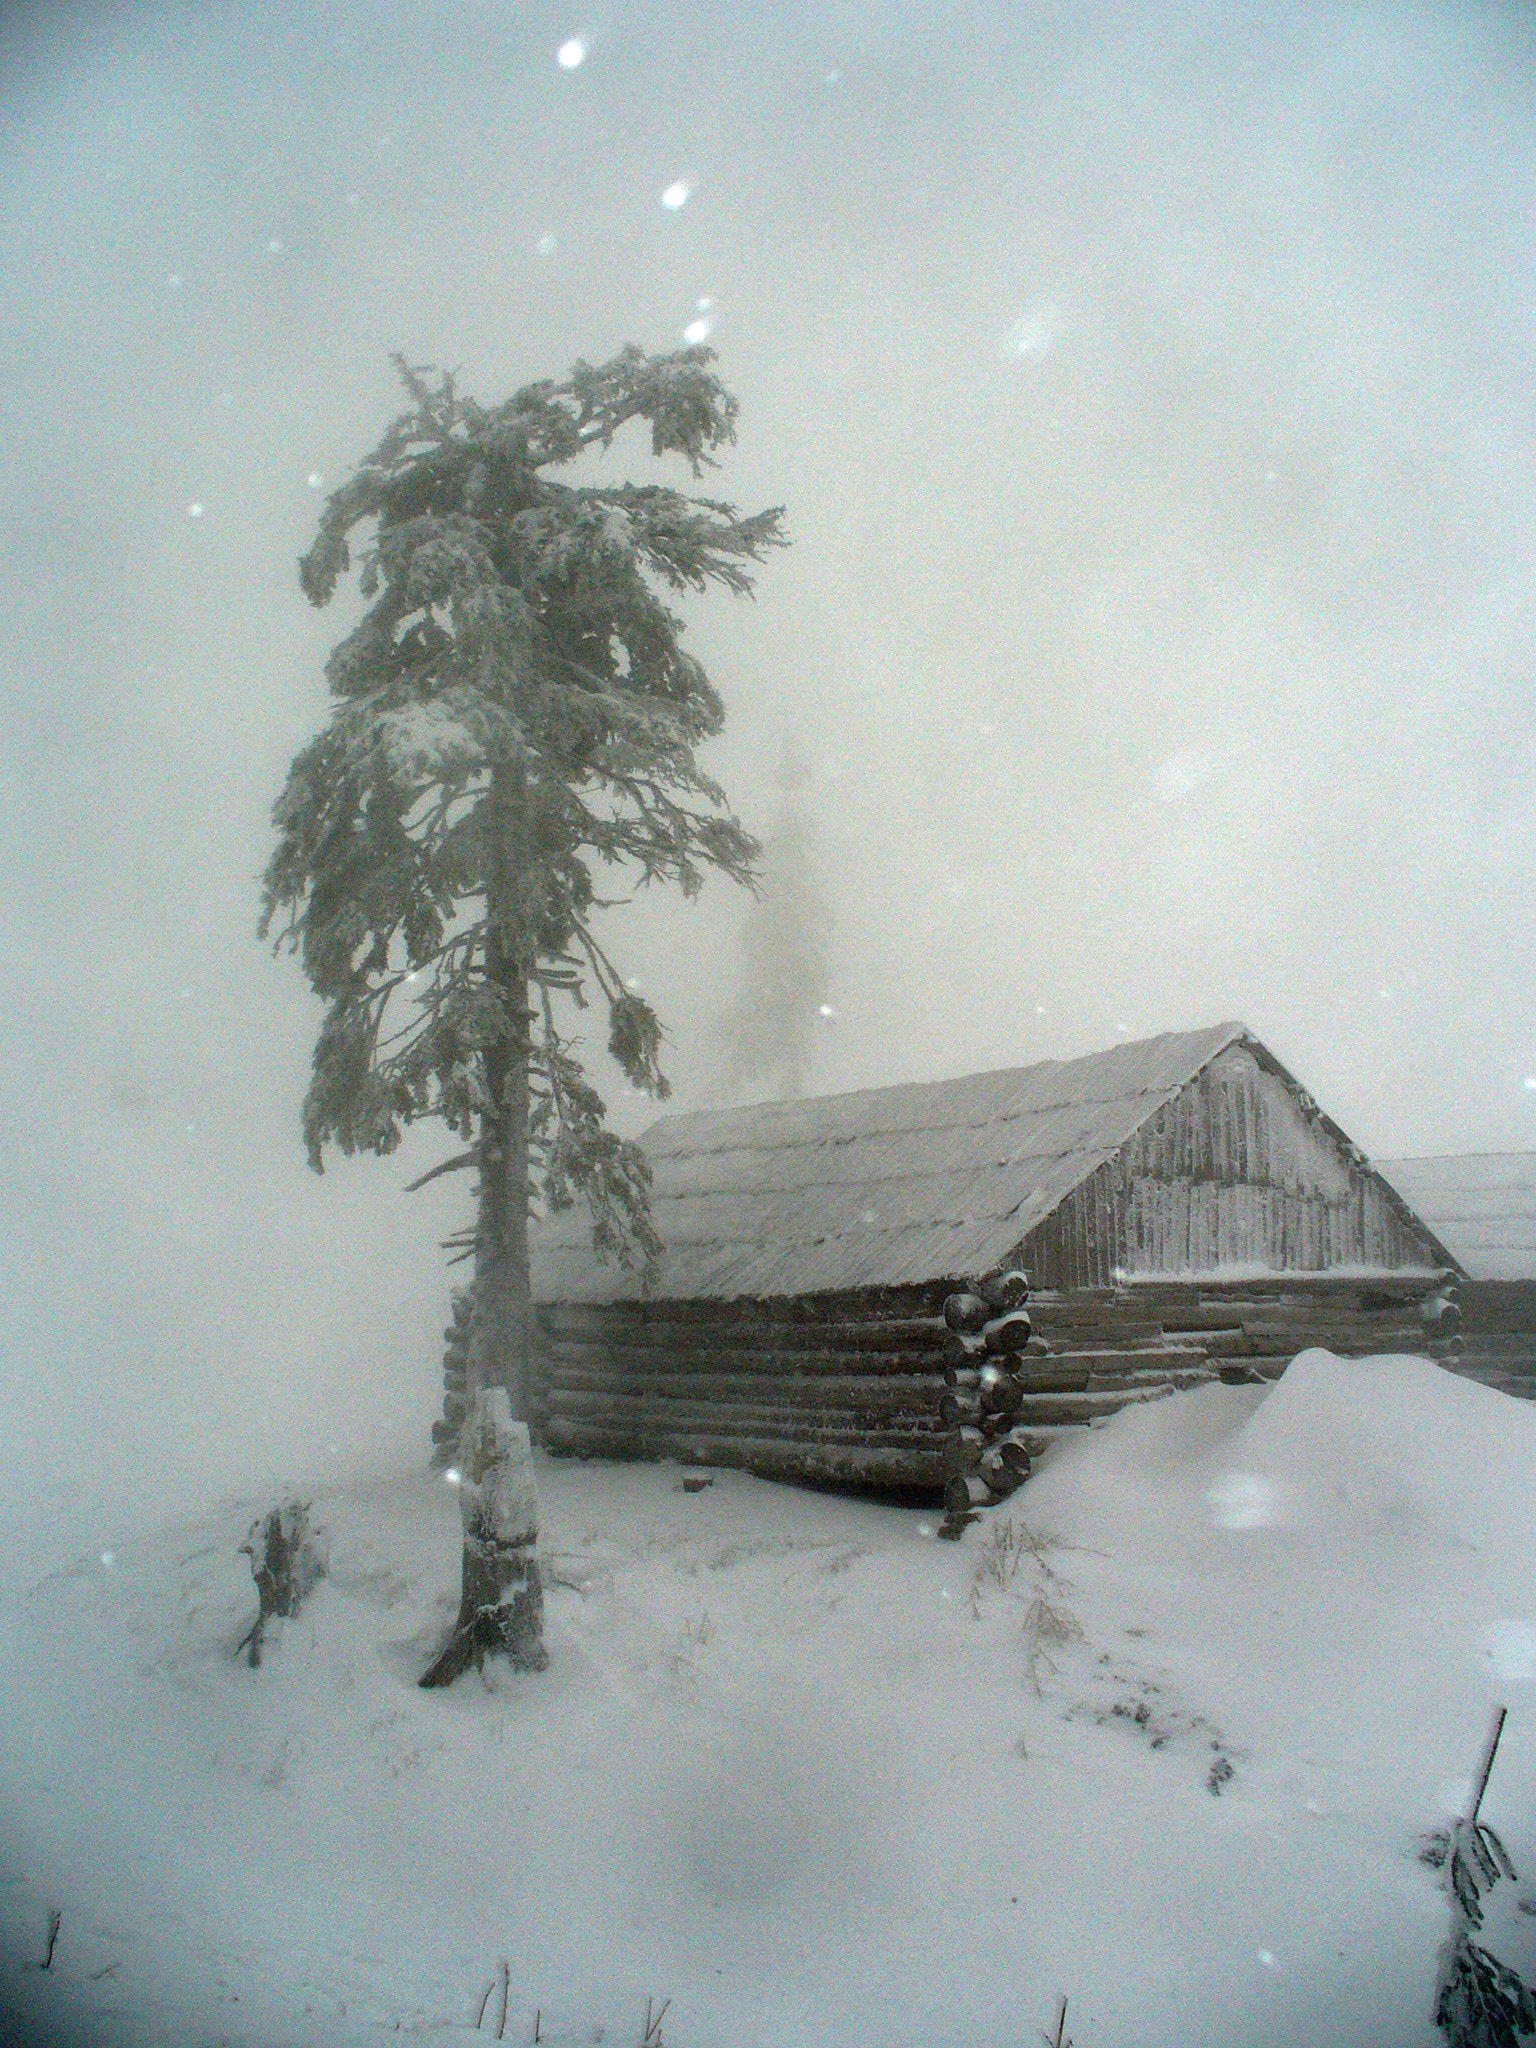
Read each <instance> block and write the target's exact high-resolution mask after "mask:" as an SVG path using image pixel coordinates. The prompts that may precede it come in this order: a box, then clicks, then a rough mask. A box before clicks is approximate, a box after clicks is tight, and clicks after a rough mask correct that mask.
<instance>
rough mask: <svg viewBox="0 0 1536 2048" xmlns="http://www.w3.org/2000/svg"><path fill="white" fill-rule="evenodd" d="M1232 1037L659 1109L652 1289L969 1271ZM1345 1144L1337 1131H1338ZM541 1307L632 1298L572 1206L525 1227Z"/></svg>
mask: <svg viewBox="0 0 1536 2048" xmlns="http://www.w3.org/2000/svg"><path fill="white" fill-rule="evenodd" d="M1238 1040H1247V1041H1248V1042H1249V1043H1250V1044H1254V1043H1256V1041H1254V1040H1253V1039H1252V1036H1251V1034H1250V1033H1248V1032H1247V1030H1246V1029H1245V1027H1244V1026H1243V1025H1241V1024H1233V1023H1227V1024H1216V1025H1212V1026H1210V1027H1208V1028H1207V1029H1206V1030H1203V1031H1178V1032H1165V1033H1163V1034H1162V1035H1161V1036H1160V1037H1157V1038H1147V1039H1142V1040H1140V1041H1139V1042H1137V1043H1135V1044H1131V1045H1117V1046H1114V1047H1111V1048H1110V1050H1109V1051H1107V1052H1099V1053H1092V1054H1090V1055H1088V1056H1087V1057H1085V1058H1082V1059H1075V1060H1043V1061H1041V1062H1040V1063H1039V1064H1038V1065H1036V1066H1031V1067H1013V1068H1007V1069H1005V1070H1003V1071H1001V1072H998V1073H991V1074H970V1075H965V1076H962V1077H960V1078H958V1079H955V1080H948V1081H924V1082H913V1083H909V1084H907V1085H905V1086H902V1087H896V1088H869V1089H861V1090H859V1091H858V1092H856V1093H853V1094H848V1095H823V1096H815V1097H811V1098H809V1099H807V1100H802V1101H798V1102H769V1103H762V1104H759V1105H755V1106H752V1107H748V1108H743V1109H722V1110H696V1111H693V1112H691V1113H689V1114H685V1115H679V1116H667V1117H663V1118H662V1119H661V1120H660V1121H659V1122H657V1123H655V1124H653V1125H652V1126H651V1128H650V1129H649V1130H648V1131H647V1132H646V1133H645V1135H644V1137H643V1139H642V1140H641V1143H642V1144H643V1146H644V1148H645V1151H646V1154H647V1156H648V1157H649V1159H650V1162H651V1166H652V1170H653V1172H654V1174H655V1186H654V1189H653V1194H652V1216H653V1220H654V1222H655V1226H656V1230H657V1232H658V1234H659V1236H660V1237H661V1240H662V1243H663V1245H664V1246H665V1248H666V1249H665V1253H664V1256H663V1259H662V1262H661V1267H660V1271H659V1273H658V1275H657V1277H656V1281H655V1284H654V1285H653V1287H652V1288H651V1289H650V1290H649V1291H650V1292H651V1293H652V1295H653V1296H659V1297H662V1298H666V1299H690V1298H696V1297H714V1298H717V1299H718V1298H722V1297H724V1298H730V1297H734V1296H740V1295H797V1294H816V1293H822V1292H835V1291H841V1290H843V1289H850V1288H858V1287H879V1286H894V1285H901V1284H904V1283H911V1282H922V1281H927V1280H933V1279H948V1278H952V1277H964V1276H967V1275H975V1274H980V1273H985V1272H987V1271H988V1270H989V1269H990V1268H992V1267H994V1266H995V1265H996V1264H997V1263H998V1261H999V1260H1000V1259H1003V1258H1005V1257H1006V1256H1007V1254H1008V1253H1009V1252H1010V1251H1011V1250H1013V1248H1014V1247H1015V1246H1016V1245H1018V1244H1019V1243H1020V1242H1021V1240H1022V1239H1023V1238H1024V1237H1025V1236H1027V1235H1028V1233H1029V1232H1030V1231H1031V1230H1032V1229H1033V1228H1034V1226H1035V1225H1036V1224H1037V1223H1039V1222H1041V1221H1043V1219H1044V1218H1045V1217H1046V1216H1048V1215H1050V1213H1051V1212H1052V1210H1054V1209H1055V1207H1056V1206H1057V1204H1058V1203H1059V1202H1061V1201H1062V1200H1063V1199H1064V1198H1065V1197H1066V1196H1067V1195H1069V1194H1070V1193H1071V1192H1072V1190H1073V1189H1074V1188H1076V1187H1077V1186H1079V1185H1080V1184H1081V1183H1082V1182H1083V1181H1084V1180H1085V1179H1087V1177H1088V1175H1089V1174H1091V1173H1092V1172H1093V1171H1094V1170H1095V1169H1096V1168H1097V1167H1099V1166H1101V1165H1102V1164H1103V1163H1104V1161H1105V1160H1107V1159H1109V1158H1111V1157H1112V1156H1113V1155H1114V1154H1115V1153H1116V1152H1117V1151H1118V1150H1119V1149H1120V1147H1121V1146H1122V1145H1123V1144H1124V1143H1125V1142H1126V1140H1127V1139H1128V1138H1129V1137H1130V1136H1131V1135H1132V1134H1133V1132H1135V1131H1136V1130H1138V1129H1139V1128H1140V1126H1141V1125H1142V1124H1143V1123H1144V1122H1145V1121H1146V1120H1147V1118H1148V1117H1151V1116H1154V1115H1155V1114H1156V1113H1157V1111H1158V1110H1159V1109H1161V1108H1162V1106H1163V1104H1164V1103H1166V1102H1168V1101H1170V1100H1172V1098H1173V1097H1174V1096H1176V1095H1177V1094H1178V1093H1179V1092H1180V1091H1181V1090H1182V1089H1183V1088H1185V1087H1187V1086H1188V1084H1189V1083H1190V1081H1191V1080H1193V1079H1194V1077H1195V1075H1196V1074H1198V1073H1199V1072H1200V1071H1201V1069H1202V1068H1203V1067H1204V1066H1206V1064H1207V1063H1208V1062H1209V1061H1211V1060H1212V1059H1214V1058H1215V1057H1216V1056H1217V1055H1218V1054H1219V1053H1221V1052H1223V1051H1225V1050H1226V1048H1227V1047H1228V1046H1229V1045H1232V1044H1233V1043H1234V1042H1236V1041H1238ZM1345 1142H1347V1141H1345ZM533 1286H534V1294H535V1297H536V1299H538V1300H541V1301H558V1300H564V1301H579V1300H586V1301H601V1300H612V1299H617V1298H621V1297H624V1296H635V1295H638V1294H639V1293H640V1291H641V1287H640V1279H639V1275H638V1274H636V1273H633V1272H625V1271H624V1270H623V1269H621V1268H618V1267H612V1266H609V1267H602V1266H597V1265H595V1264H594V1262H593V1258H592V1250H591V1226H590V1222H589V1219H588V1217H587V1214H586V1210H585V1208H584V1206H582V1205H580V1204H578V1205H577V1207H576V1208H574V1209H571V1210H567V1211H566V1212H564V1213H563V1214H562V1215H560V1216H557V1217H554V1218H551V1219H549V1220H547V1221H545V1222H543V1223H541V1224H540V1225H538V1226H537V1228H536V1230H535V1233H534V1244H533Z"/></svg>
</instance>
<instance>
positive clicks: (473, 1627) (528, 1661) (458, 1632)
mask: <svg viewBox="0 0 1536 2048" xmlns="http://www.w3.org/2000/svg"><path fill="white" fill-rule="evenodd" d="M465 1452H466V1455H465V1459H464V1470H463V1472H462V1473H461V1475H460V1479H459V1488H460V1491H459V1509H460V1513H461V1514H462V1516H463V1520H464V1562H463V1575H462V1580H461V1588H460V1594H459V1613H458V1619H457V1620H456V1621H455V1623H454V1626H453V1633H452V1635H451V1636H449V1638H448V1640H447V1642H446V1643H445V1644H444V1645H443V1647H442V1649H441V1650H440V1651H439V1652H438V1654H437V1656H436V1657H434V1658H433V1660H432V1662H431V1664H430V1665H429V1666H428V1668H427V1670H426V1671H425V1673H424V1674H423V1676H422V1679H421V1683H422V1684H423V1685H424V1686H439V1685H452V1683H453V1681H454V1680H455V1679H456V1678H458V1677H460V1676H461V1675H462V1674H463V1673H464V1672H465V1671H467V1670H468V1669H469V1667H470V1665H471V1664H473V1665H474V1666H475V1667H476V1669H478V1668H479V1667H480V1665H481V1663H482V1662H483V1661H484V1659H485V1656H486V1653H487V1652H492V1653H496V1652H499V1653H500V1654H501V1655H503V1656H506V1657H509V1658H510V1659H511V1660H512V1663H513V1665H514V1667H515V1668H516V1669H517V1670H519V1671H543V1670H545V1669H546V1668H547V1666H548V1664H549V1652H548V1651H547V1650H546V1649H545V1647H544V1587H543V1582H542V1580H541V1578H540V1576H539V1562H538V1558H537V1557H536V1556H535V1554H534V1553H535V1548H536V1545H537V1543H538V1535H539V1520H538V1504H537V1501H536V1499H535V1496H534V1488H533V1457H532V1451H531V1448H530V1445H529V1441H528V1430H527V1427H526V1425H524V1424H523V1423H520V1422H514V1421H513V1420H512V1417H511V1414H510V1412H509V1410H508V1405H507V1397H506V1393H505V1391H504V1389H502V1388H501V1387H492V1388H489V1389H486V1390H483V1391H482V1392H480V1393H478V1394H477V1395H476V1396H475V1405H474V1409H473V1411H472V1413H471V1415H470V1418H469V1422H468V1425H467V1427H466V1430H465Z"/></svg>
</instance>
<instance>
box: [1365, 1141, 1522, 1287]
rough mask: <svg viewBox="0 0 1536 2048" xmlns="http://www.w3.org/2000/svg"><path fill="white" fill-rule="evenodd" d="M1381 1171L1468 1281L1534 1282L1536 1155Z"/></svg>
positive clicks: (1460, 1158)
mask: <svg viewBox="0 0 1536 2048" xmlns="http://www.w3.org/2000/svg"><path fill="white" fill-rule="evenodd" d="M1377 1170H1378V1171H1379V1172H1380V1173H1381V1174H1382V1175H1383V1176H1384V1178H1385V1179H1386V1180H1387V1181H1388V1182H1389V1183H1390V1184H1391V1185H1392V1186H1393V1187H1394V1188H1396V1190H1397V1192H1398V1193H1399V1194H1400V1195H1401V1196H1402V1197H1403V1199H1404V1200H1405V1201H1406V1202H1407V1203H1408V1204H1409V1206H1410V1207H1411V1208H1412V1209H1413V1210H1414V1211H1415V1212H1416V1213H1417V1214H1418V1215H1420V1216H1422V1217H1423V1219H1424V1221H1425V1222H1426V1223H1427V1224H1428V1225H1429V1227H1430V1229H1431V1230H1432V1231H1433V1232H1434V1233H1435V1235H1436V1236H1437V1237H1438V1238H1441V1239H1442V1240H1443V1241H1444V1242H1445V1244H1446V1245H1447V1246H1448V1247H1449V1249H1450V1251H1451V1252H1452V1253H1453V1254H1454V1256H1455V1258H1456V1261H1457V1263H1458V1264H1459V1265H1461V1266H1463V1267H1465V1269H1466V1273H1467V1277H1468V1279H1470V1280H1536V1152H1463V1153H1453V1154H1450V1155H1449V1156H1446V1157H1442V1158H1429V1159H1384V1160H1381V1161H1379V1162H1378V1167H1377Z"/></svg>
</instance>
